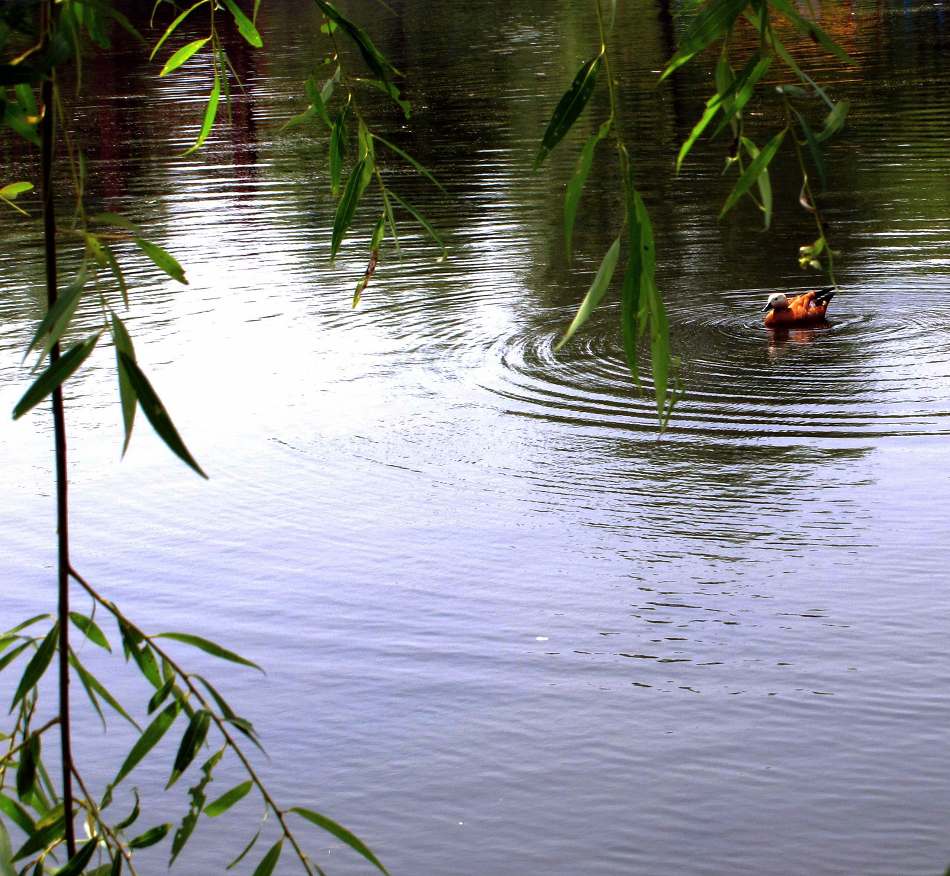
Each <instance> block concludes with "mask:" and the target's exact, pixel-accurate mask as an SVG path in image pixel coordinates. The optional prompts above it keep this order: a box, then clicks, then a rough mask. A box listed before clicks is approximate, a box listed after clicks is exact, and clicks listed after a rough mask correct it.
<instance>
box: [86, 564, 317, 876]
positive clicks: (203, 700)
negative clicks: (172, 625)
mask: <svg viewBox="0 0 950 876" xmlns="http://www.w3.org/2000/svg"><path fill="white" fill-rule="evenodd" d="M69 573H70V575H72V577H73V578H74V579H75V580H76V581H77V582H78V583H79V585H80V586H81V587H83V588H84V589H85V591H86V592H87V593H88V594H89V595H90V596H91V597H92V598H93V599H94V600H95V601H96V602H98V603H99V604H100V605H101V606H102V607H103V608H105V610H106V611H108V612H109V613H110V614H111V615H113V616H114V617H115V618H116V619H117V620H120V621H122V623H123V624H125V625H126V626H127V627H128V628H129V629H130V630H132V632H134V633H136V634H137V635H139V636H141V637H142V638H143V639H144V640H145V641H147V642H148V644H149V647H150V648H152V649H153V650H154V651H155V653H156V654H158V656H159V657H161V658H162V659H163V660H165V661H167V663H168V665H169V666H170V667H171V668H172V670H173V671H174V672H175V673H176V674H177V675H178V676H179V677H180V678H181V679H182V681H183V682H184V683H185V685H186V686H187V687H188V690H189V691H190V692H191V693H192V695H193V696H194V697H195V699H196V700H197V701H198V702H199V703H200V704H201V707H202V708H203V709H204V710H205V711H206V712H208V713H209V714H210V715H211V719H212V720H213V721H214V723H215V725H216V726H217V728H218V730H219V732H220V733H221V735H222V736H223V737H224V741H225V742H226V743H227V744H228V746H229V747H230V748H231V750H232V751H233V752H234V753H235V755H236V756H237V758H238V760H240V761H241V765H242V766H243V767H244V769H245V771H246V772H247V774H248V776H249V777H250V779H251V781H252V782H253V783H254V786H255V787H256V788H257V790H258V792H259V793H260V795H261V797H263V798H264V802H265V803H266V804H267V806H268V807H269V808H270V810H271V811H272V812H273V813H274V815H275V816H276V817H277V821H278V822H279V823H280V827H281V830H282V831H283V834H284V836H286V837H287V839H288V840H289V841H290V844H291V846H293V849H294V852H295V853H296V855H297V857H298V858H299V859H300V863H301V864H303V867H304V870H305V871H306V872H307V873H308V874H309V876H313V874H314V870H313V867H316V866H317V865H315V864H313V862H312V861H311V860H310V859H309V858H308V857H307V856H306V854H304V851H303V849H301V848H300V845H299V844H298V842H297V838H296V837H295V836H294V834H293V832H292V831H291V829H290V828H289V827H288V825H287V821H286V815H287V813H286V811H285V810H283V809H281V808H280V807H279V806H278V805H277V803H276V801H275V800H274V798H273V797H272V796H271V795H270V792H269V791H268V790H267V788H266V787H265V785H264V783H263V781H262V780H261V778H260V777H259V776H258V775H257V772H256V771H255V770H254V767H253V766H251V762H250V760H248V758H247V755H246V754H245V753H244V752H243V751H242V749H241V747H240V745H238V743H237V740H235V738H234V737H233V736H232V735H231V733H230V731H229V730H228V728H227V726H226V724H225V723H224V721H222V720H221V718H220V717H218V715H217V714H216V713H215V711H214V708H213V706H212V704H211V703H210V702H209V701H208V699H207V697H206V696H205V695H204V694H203V693H202V692H201V689H200V688H199V687H198V686H197V685H196V684H195V683H194V682H193V681H192V680H191V676H190V675H189V674H188V673H187V672H185V670H184V669H182V667H181V666H180V665H179V664H178V663H177V662H176V661H175V660H174V658H173V657H172V656H171V655H170V654H168V653H167V652H166V651H165V650H164V649H163V648H162V647H161V646H160V645H157V644H156V643H155V640H154V639H152V638H150V637H149V636H148V635H147V634H146V633H145V632H144V631H143V630H142V629H141V628H140V627H138V626H137V625H136V624H135V623H133V622H132V621H131V620H129V619H128V618H127V617H126V616H125V615H124V614H122V612H121V611H119V609H118V607H117V606H116V605H115V604H114V603H112V602H109V601H108V600H107V599H105V598H104V597H103V596H102V595H101V594H99V593H98V592H97V591H96V590H95V589H94V588H93V587H92V585H91V584H89V583H88V582H87V581H86V580H85V579H84V578H83V577H82V575H80V574H79V573H78V572H77V571H76V570H75V569H72V568H71V569H70V570H69ZM317 871H318V872H319V873H322V872H323V871H322V870H320V868H319V867H317Z"/></svg>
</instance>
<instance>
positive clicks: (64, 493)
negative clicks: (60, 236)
mask: <svg viewBox="0 0 950 876" xmlns="http://www.w3.org/2000/svg"><path fill="white" fill-rule="evenodd" d="M43 18H44V21H43V25H44V31H45V32H46V39H47V41H48V39H49V31H50V29H51V27H52V20H53V2H52V0H47V2H46V4H45V5H44V6H43ZM54 75H55V74H54V73H52V72H51V73H50V75H49V76H48V77H47V78H46V79H44V80H43V85H42V88H41V99H42V104H43V124H42V138H43V147H42V172H41V179H42V197H43V244H44V247H45V253H46V306H47V309H49V310H52V309H53V307H54V305H55V304H56V285H57V278H56V210H55V206H54V204H53V147H54V145H55V140H56V130H55V118H56V110H55V103H54V93H53V92H54V87H55V83H54V81H53V77H54ZM49 358H50V364H51V365H55V364H56V362H57V361H59V344H58V343H56V344H54V345H53V348H52V350H50V354H49ZM53 443H54V447H55V455H56V532H57V536H58V560H59V562H58V569H57V573H58V574H57V578H58V590H59V606H58V609H57V615H58V617H59V719H60V721H59V730H60V733H59V738H60V748H61V751H62V762H63V811H64V812H65V814H66V851H67V853H68V855H69V857H70V858H72V857H73V855H75V854H76V831H75V826H74V825H73V818H72V813H73V784H72V763H73V754H72V739H71V736H70V729H71V728H70V715H69V503H68V481H67V473H66V415H65V411H64V408H63V390H62V387H57V388H56V389H55V390H54V391H53Z"/></svg>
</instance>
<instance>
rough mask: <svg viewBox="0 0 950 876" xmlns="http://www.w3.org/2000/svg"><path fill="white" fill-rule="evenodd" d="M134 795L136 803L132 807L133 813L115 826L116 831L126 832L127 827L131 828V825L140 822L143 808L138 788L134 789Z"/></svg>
mask: <svg viewBox="0 0 950 876" xmlns="http://www.w3.org/2000/svg"><path fill="white" fill-rule="evenodd" d="M132 795H133V796H134V797H135V803H134V804H133V806H132V811H131V812H130V813H129V814H128V815H127V816H126V817H125V818H123V819H122V821H120V822H119V823H118V824H117V825H115V829H116V830H125V829H126V828H127V827H131V825H133V824H135V822H136V821H138V817H139V815H140V814H141V812H142V807H141V801H140V800H139V792H138V789H137V788H133V789H132Z"/></svg>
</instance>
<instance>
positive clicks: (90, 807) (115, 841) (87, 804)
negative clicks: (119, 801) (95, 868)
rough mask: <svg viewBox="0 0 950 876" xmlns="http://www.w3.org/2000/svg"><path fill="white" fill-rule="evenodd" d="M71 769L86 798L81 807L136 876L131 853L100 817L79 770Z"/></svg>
mask: <svg viewBox="0 0 950 876" xmlns="http://www.w3.org/2000/svg"><path fill="white" fill-rule="evenodd" d="M72 771H73V775H74V776H75V777H76V782H77V783H78V785H79V788H80V790H81V791H82V792H83V794H84V795H85V798H86V799H85V800H84V801H82V803H81V805H83V808H85V809H86V810H87V811H88V812H89V813H90V815H92V817H93V818H94V819H95V820H96V823H97V824H98V825H99V828H100V829H101V830H102V832H103V833H104V834H105V835H106V836H107V837H108V838H109V839H110V840H111V841H112V845H114V846H115V848H116V850H117V851H118V853H119V854H120V855H122V857H123V858H125V863H126V864H127V865H128V868H129V872H130V873H131V874H132V876H138V874H137V873H136V872H135V864H134V863H133V861H132V853H131V852H130V851H129V850H128V849H126V847H125V846H123V845H122V842H121V841H120V840H119V838H118V836H116V834H115V831H113V830H112V828H111V827H109V825H108V824H106V822H105V820H104V819H103V818H102V815H101V814H100V812H99V807H98V806H96V804H95V803H93V797H92V794H90V793H89V789H88V788H87V787H86V784H85V782H83V780H82V776H81V775H79V771H78V770H77V769H76V767H75V766H74V767H73V768H72Z"/></svg>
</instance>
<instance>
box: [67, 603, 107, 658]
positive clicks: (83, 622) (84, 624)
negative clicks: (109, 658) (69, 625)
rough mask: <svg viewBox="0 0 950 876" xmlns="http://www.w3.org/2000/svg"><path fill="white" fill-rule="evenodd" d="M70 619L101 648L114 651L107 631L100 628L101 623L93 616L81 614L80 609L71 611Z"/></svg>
mask: <svg viewBox="0 0 950 876" xmlns="http://www.w3.org/2000/svg"><path fill="white" fill-rule="evenodd" d="M69 619H70V620H71V621H72V622H73V624H74V626H75V627H76V628H77V629H78V630H79V631H80V632H81V633H82V634H83V635H84V636H85V637H86V638H87V639H89V641H90V642H92V643H93V644H94V645H98V646H99V647H100V648H104V649H105V650H106V651H110V652H111V651H112V646H111V645H110V644H109V640H108V639H107V638H106V636H105V633H103V632H102V630H101V629H99V625H98V624H97V623H96V622H95V621H94V620H93V619H92V618H91V617H86V615H84V614H80V613H79V612H78V611H71V612H70V613H69Z"/></svg>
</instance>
